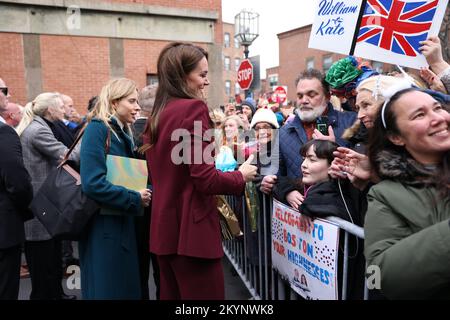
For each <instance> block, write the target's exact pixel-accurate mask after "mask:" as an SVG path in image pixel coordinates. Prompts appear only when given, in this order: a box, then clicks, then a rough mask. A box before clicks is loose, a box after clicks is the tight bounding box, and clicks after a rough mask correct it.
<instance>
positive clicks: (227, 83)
mask: <svg viewBox="0 0 450 320" xmlns="http://www.w3.org/2000/svg"><path fill="white" fill-rule="evenodd" d="M225 95H227V96H230V95H231V81H230V80H227V81H225Z"/></svg>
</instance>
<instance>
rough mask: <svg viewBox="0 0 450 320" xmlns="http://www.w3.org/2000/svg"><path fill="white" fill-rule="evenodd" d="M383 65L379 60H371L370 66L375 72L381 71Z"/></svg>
mask: <svg viewBox="0 0 450 320" xmlns="http://www.w3.org/2000/svg"><path fill="white" fill-rule="evenodd" d="M383 65H384V63H383V62H379V61H373V62H372V68H373V69H374V70H376V72H378V73H383Z"/></svg>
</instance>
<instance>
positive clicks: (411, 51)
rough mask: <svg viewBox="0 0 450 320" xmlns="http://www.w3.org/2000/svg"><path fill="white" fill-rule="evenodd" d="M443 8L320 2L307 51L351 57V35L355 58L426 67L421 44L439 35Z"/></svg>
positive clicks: (396, 0) (423, 1)
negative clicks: (316, 50) (340, 26)
mask: <svg viewBox="0 0 450 320" xmlns="http://www.w3.org/2000/svg"><path fill="white" fill-rule="evenodd" d="M447 3H448V0H366V1H363V0H353V1H352V0H339V1H337V0H321V1H320V2H319V7H318V10H317V12H316V20H315V22H314V25H313V28H312V31H311V38H310V47H312V48H316V49H322V50H327V51H331V52H338V53H342V54H350V53H351V47H352V43H353V39H354V38H355V32H356V42H355V51H354V54H353V55H354V56H356V57H361V58H366V59H370V60H376V61H382V62H387V63H392V64H398V65H402V66H407V67H411V68H416V69H419V68H421V67H426V66H427V62H426V60H425V57H424V56H423V55H422V54H421V53H420V50H419V47H420V46H421V45H420V41H423V40H425V39H427V38H428V37H429V36H436V35H438V34H439V29H440V27H441V24H442V20H443V17H444V14H445V10H446V7H447ZM361 10H362V11H361ZM354 11H358V12H357V13H356V14H354ZM360 13H361V14H362V19H361V21H360V23H359V24H358V17H359V14H360ZM329 20H331V22H328V21H329ZM336 21H337V22H336ZM340 21H342V22H340ZM332 22H333V24H332ZM339 22H340V24H341V25H342V28H340V29H339V26H338V25H337V23H339ZM327 23H328V24H327ZM325 26H326V27H325ZM330 26H337V28H338V29H336V27H335V28H334V29H333V28H331V27H330ZM351 26H353V30H351V28H350V27H351Z"/></svg>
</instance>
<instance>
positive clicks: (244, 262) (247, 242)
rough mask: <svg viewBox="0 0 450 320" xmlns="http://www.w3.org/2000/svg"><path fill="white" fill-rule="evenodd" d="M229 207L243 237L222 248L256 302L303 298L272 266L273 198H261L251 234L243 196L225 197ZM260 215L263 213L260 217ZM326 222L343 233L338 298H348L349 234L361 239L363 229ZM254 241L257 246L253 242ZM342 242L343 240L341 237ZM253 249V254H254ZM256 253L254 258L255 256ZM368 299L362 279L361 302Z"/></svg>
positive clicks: (335, 219)
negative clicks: (254, 230)
mask: <svg viewBox="0 0 450 320" xmlns="http://www.w3.org/2000/svg"><path fill="white" fill-rule="evenodd" d="M226 199H227V201H228V203H229V204H230V206H231V208H232V209H233V210H234V212H235V213H236V214H237V216H238V218H239V219H240V220H241V221H242V228H241V229H242V232H243V236H242V237H239V238H235V239H232V240H225V241H224V242H223V248H224V252H225V255H226V256H227V258H228V259H229V261H230V263H231V264H232V265H233V267H234V268H235V270H236V272H237V274H238V275H239V276H240V277H241V279H242V281H243V283H244V284H245V286H246V287H247V289H248V291H249V292H250V294H251V295H252V297H253V299H255V300H299V299H303V298H302V297H301V296H300V295H298V294H297V293H296V292H295V291H294V290H292V289H291V288H290V285H289V282H288V281H286V280H284V279H282V277H281V276H279V275H278V273H277V271H276V270H275V269H273V268H272V264H271V253H272V252H271V239H272V238H271V219H272V198H271V197H269V196H266V195H262V196H261V197H260V200H261V201H260V208H261V210H262V212H260V214H259V215H258V221H257V225H258V230H257V231H256V232H255V233H257V235H255V234H254V233H252V232H251V229H250V226H249V222H248V215H247V206H246V203H245V198H244V197H233V196H227V197H226ZM261 213H262V214H261ZM326 220H328V221H330V222H333V223H335V224H337V225H338V226H339V227H340V229H341V230H342V232H344V237H343V242H344V243H343V244H344V254H343V271H342V272H343V275H342V286H341V288H340V290H341V292H340V299H341V300H346V299H347V296H348V295H347V292H348V260H349V242H348V241H349V235H353V236H356V237H357V238H358V239H364V229H363V228H361V227H359V226H357V225H354V224H352V223H349V222H347V221H345V220H343V219H340V218H337V217H329V218H327V219H326ZM255 238H256V239H257V241H256V242H257V243H256V244H255V243H254V240H256V239H255ZM341 239H342V238H341ZM255 250H256V252H255ZM255 254H256V256H255ZM367 299H368V289H367V284H366V279H365V277H364V300H367Z"/></svg>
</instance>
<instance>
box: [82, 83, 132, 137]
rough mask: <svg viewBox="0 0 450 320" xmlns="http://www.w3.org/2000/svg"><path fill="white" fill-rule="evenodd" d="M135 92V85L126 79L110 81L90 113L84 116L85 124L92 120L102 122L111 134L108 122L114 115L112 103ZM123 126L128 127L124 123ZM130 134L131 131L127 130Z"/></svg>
mask: <svg viewBox="0 0 450 320" xmlns="http://www.w3.org/2000/svg"><path fill="white" fill-rule="evenodd" d="M136 91H137V86H136V83H135V82H134V81H133V80H130V79H126V78H118V79H113V80H110V81H109V82H108V83H107V84H106V85H105V86H104V87H103V88H102V90H101V92H100V95H99V97H98V100H97V103H96V104H95V106H94V108H93V109H92V111H91V112H89V113H88V114H87V116H86V122H87V123H89V122H91V121H92V119H93V118H96V119H98V120H101V121H103V123H104V124H105V125H106V127H107V128H109V129H110V130H111V131H112V132H113V133H114V130H113V129H112V128H111V125H110V124H109V121H110V119H111V117H112V116H114V114H115V110H114V108H113V102H115V101H119V100H121V99H123V98H125V97H128V96H129V95H131V94H133V93H134V92H136ZM124 125H126V126H129V125H128V124H126V123H124ZM129 132H131V130H129Z"/></svg>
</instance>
